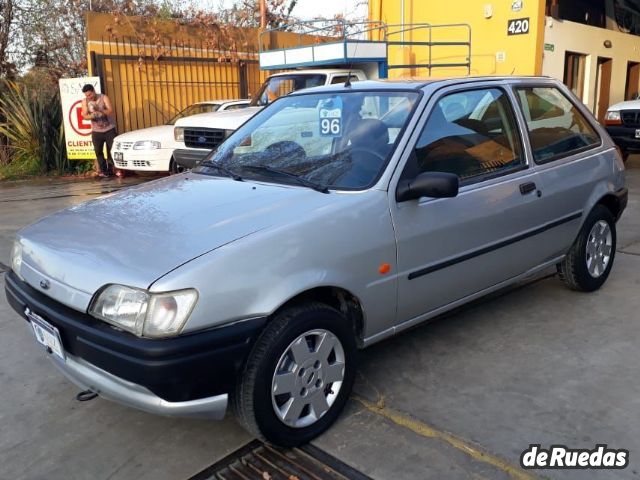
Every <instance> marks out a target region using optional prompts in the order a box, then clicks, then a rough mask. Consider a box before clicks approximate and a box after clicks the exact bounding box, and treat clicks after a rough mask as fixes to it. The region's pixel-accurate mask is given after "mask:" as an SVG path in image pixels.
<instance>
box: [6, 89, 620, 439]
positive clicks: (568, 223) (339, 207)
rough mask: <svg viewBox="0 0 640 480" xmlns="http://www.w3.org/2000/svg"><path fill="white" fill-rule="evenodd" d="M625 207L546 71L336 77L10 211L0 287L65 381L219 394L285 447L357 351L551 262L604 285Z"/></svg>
mask: <svg viewBox="0 0 640 480" xmlns="http://www.w3.org/2000/svg"><path fill="white" fill-rule="evenodd" d="M626 204H627V189H626V188H625V173H624V165H623V164H622V160H621V158H620V156H619V154H618V151H617V149H616V148H615V146H614V144H613V142H612V141H611V138H610V137H609V136H608V135H607V132H606V131H605V130H604V128H603V127H602V126H601V125H599V124H598V123H597V121H596V120H595V119H594V118H593V116H592V115H591V114H590V112H589V111H588V110H587V109H586V108H585V106H584V105H583V104H582V103H581V102H580V101H579V100H577V99H576V98H575V97H574V96H573V95H572V94H571V92H570V91H569V90H568V89H567V87H565V86H564V85H562V84H561V83H560V82H558V81H555V80H552V79H549V78H535V77H523V78H518V77H505V78H500V77H495V78H493V77H485V78H478V79H474V78H464V79H453V80H432V81H430V82H426V81H397V82H355V83H354V84H353V85H351V86H350V87H347V86H345V85H344V84H340V85H332V86H327V87H320V88H313V89H308V90H303V91H299V92H293V93H291V94H289V95H286V96H283V97H280V98H279V99H277V100H276V101H274V102H272V103H271V104H270V105H269V106H268V107H266V108H264V109H263V110H262V111H260V112H258V113H257V114H256V115H255V116H254V117H252V118H251V119H250V120H249V121H247V122H246V123H244V124H243V125H242V126H241V127H240V128H239V129H238V130H236V131H235V132H233V133H232V134H231V135H230V137H229V138H228V139H227V140H226V141H225V142H224V143H223V144H222V145H221V146H220V147H219V148H218V149H217V150H216V151H215V152H214V153H213V154H212V156H211V157H209V158H208V159H207V160H205V161H203V162H201V163H200V165H199V166H198V167H196V168H194V169H193V170H192V171H190V172H186V173H183V174H181V175H174V176H171V177H169V178H163V179H161V180H157V181H155V182H149V183H146V184H143V185H139V186H136V187H132V188H129V189H126V190H122V191H120V192H118V193H115V194H112V195H110V196H108V197H101V198H98V199H95V200H92V201H89V202H87V203H84V204H81V205H76V206H74V207H72V208H70V209H67V210H65V211H62V212H59V213H57V214H54V215H51V216H48V217H46V218H44V219H42V220H40V221H39V222H37V223H35V224H34V225H31V226H29V227H26V228H24V229H23V230H21V231H20V232H18V234H17V238H16V241H15V244H14V248H13V253H12V266H11V271H9V272H8V273H7V275H6V282H5V285H6V287H5V288H6V292H7V298H8V300H9V303H10V304H11V305H12V307H13V308H14V309H15V310H16V311H17V312H18V313H19V314H20V315H22V317H24V318H25V319H26V320H27V321H29V325H30V327H31V328H32V329H33V331H34V333H35V338H36V340H37V341H38V342H39V343H41V344H42V345H43V346H44V347H45V348H46V351H47V352H48V353H47V356H48V357H49V358H50V359H51V360H52V361H53V363H54V364H55V365H56V366H57V367H58V368H59V369H60V370H62V371H63V372H64V373H65V374H66V376H67V377H68V378H70V379H71V380H72V381H74V382H75V383H76V384H77V385H79V386H80V388H83V389H89V390H91V391H93V392H96V393H98V394H99V395H101V396H103V397H105V398H107V399H111V400H114V401H118V402H121V403H123V404H125V405H129V406H132V407H136V408H139V409H142V410H146V411H149V412H154V413H159V414H163V415H183V416H190V417H196V416H201V417H207V418H222V417H223V416H224V415H225V412H226V410H227V407H228V406H231V405H233V408H234V410H235V412H236V414H237V416H238V418H239V420H240V422H241V423H242V425H244V426H245V427H246V428H247V429H248V430H249V431H250V432H251V433H252V434H254V435H256V436H259V437H262V438H266V439H267V440H269V441H270V442H273V443H276V444H280V445H299V444H301V443H304V442H307V441H310V440H311V439H313V438H314V437H316V436H317V435H319V434H320V433H322V432H323V431H325V430H326V429H327V428H328V427H329V426H330V425H331V424H332V422H333V421H335V420H336V418H337V417H338V415H339V413H340V411H341V409H342V408H343V406H344V405H345V403H346V402H347V400H348V398H349V394H350V391H351V388H352V385H353V382H354V378H355V373H356V364H357V356H356V351H357V349H358V348H364V347H367V346H369V345H372V344H374V343H376V342H378V341H380V340H383V339H385V338H388V337H390V336H393V335H395V334H397V333H399V332H401V331H404V330H407V329H409V328H411V327H413V326H415V325H417V324H419V323H421V322H425V321H427V320H429V319H431V318H433V317H435V316H437V315H439V314H441V313H444V312H446V311H449V310H452V309H454V308H456V307H458V306H460V305H462V304H464V303H467V302H469V301H472V300H474V299H477V298H479V297H481V296H483V295H486V294H488V293H490V292H494V291H496V290H499V289H502V288H504V287H506V286H509V285H512V284H514V283H516V282H519V281H522V280H523V279H526V278H530V277H531V276H532V275H534V274H536V273H538V272H541V271H543V270H544V269H547V268H549V267H555V268H557V271H558V272H559V277H560V279H561V280H562V281H563V282H564V283H565V284H566V285H567V286H568V287H569V288H572V289H574V290H578V291H583V292H592V291H595V290H597V289H599V288H600V287H601V286H602V285H603V284H604V282H605V281H606V279H607V277H608V275H609V273H610V271H611V268H612V265H613V261H614V257H615V254H616V222H617V220H618V219H619V218H620V215H621V214H622V212H623V210H624V209H625V207H626ZM114 218H117V221H114ZM123 235H126V241H122V240H123ZM114 245H117V249H114ZM574 301H575V302H580V301H581V300H580V297H578V296H576V297H575V300H574ZM486 328H495V325H492V324H487V325H486ZM525 341H526V338H523V342H525ZM26 354H27V353H26ZM12 374H13V375H21V374H22V375H23V374H24V373H23V372H19V371H17V370H16V371H13V372H12ZM407 375H408V376H410V372H408V373H407Z"/></svg>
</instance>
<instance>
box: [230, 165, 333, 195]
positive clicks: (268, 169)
mask: <svg viewBox="0 0 640 480" xmlns="http://www.w3.org/2000/svg"><path fill="white" fill-rule="evenodd" d="M240 168H242V169H243V170H253V171H254V172H261V173H271V174H275V175H279V176H281V177H286V178H290V179H292V180H294V181H295V182H297V183H298V184H300V185H303V186H305V187H309V188H312V189H314V190H316V191H318V192H321V193H329V188H328V187H327V186H326V185H321V184H319V183H316V182H312V181H311V180H307V179H306V178H302V177H301V176H300V175H296V174H295V173H291V172H287V171H285V170H279V169H277V168H273V167H269V166H267V165H243V166H242V167H240Z"/></svg>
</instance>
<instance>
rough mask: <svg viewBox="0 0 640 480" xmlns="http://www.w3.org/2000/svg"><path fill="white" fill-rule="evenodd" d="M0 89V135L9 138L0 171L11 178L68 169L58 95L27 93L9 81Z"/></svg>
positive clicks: (25, 89) (22, 86)
mask: <svg viewBox="0 0 640 480" xmlns="http://www.w3.org/2000/svg"><path fill="white" fill-rule="evenodd" d="M0 89H2V95H1V96H0V118H1V119H2V122H1V123H0V135H4V136H5V137H6V138H7V140H8V145H7V147H6V150H7V151H8V156H9V161H8V163H6V164H5V165H4V166H2V167H1V168H0V174H2V175H4V176H6V177H9V176H11V177H14V176H25V175H37V174H43V173H47V172H51V171H54V172H56V173H63V172H64V171H67V170H68V169H69V161H68V159H67V154H66V149H65V141H64V131H63V128H62V108H61V106H60V99H59V97H58V96H57V95H54V96H53V97H52V96H51V95H45V94H42V93H40V94H39V93H38V92H33V91H32V92H29V90H28V88H27V87H26V86H24V85H21V84H18V83H14V82H8V81H5V82H3V84H2V85H1V86H0Z"/></svg>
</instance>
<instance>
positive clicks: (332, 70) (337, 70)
mask: <svg viewBox="0 0 640 480" xmlns="http://www.w3.org/2000/svg"><path fill="white" fill-rule="evenodd" d="M356 71H358V72H361V71H362V70H360V69H359V68H354V69H351V70H350V69H348V68H324V69H322V68H315V69H304V70H288V71H286V72H280V73H274V74H273V75H269V77H270V78H271V77H281V76H286V75H317V74H322V75H328V74H330V73H344V74H345V75H346V74H347V73H349V72H352V73H354V75H355V72H356Z"/></svg>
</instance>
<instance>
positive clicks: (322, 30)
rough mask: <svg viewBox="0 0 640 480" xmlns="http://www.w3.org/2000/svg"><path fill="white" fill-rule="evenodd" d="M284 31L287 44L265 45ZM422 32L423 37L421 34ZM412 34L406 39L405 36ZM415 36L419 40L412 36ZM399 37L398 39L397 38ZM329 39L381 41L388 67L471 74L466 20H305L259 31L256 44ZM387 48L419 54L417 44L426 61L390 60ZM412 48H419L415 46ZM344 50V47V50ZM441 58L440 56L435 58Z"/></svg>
mask: <svg viewBox="0 0 640 480" xmlns="http://www.w3.org/2000/svg"><path fill="white" fill-rule="evenodd" d="M274 32H286V33H289V34H292V35H294V36H295V37H297V38H294V39H293V41H291V38H289V39H287V45H286V46H279V45H275V46H273V45H269V46H267V45H266V43H267V42H266V41H265V39H266V38H269V43H272V40H273V38H272V35H270V34H272V33H274ZM443 32H444V34H448V35H450V36H451V38H446V39H443V38H441V36H442V35H443ZM423 34H424V38H422V35H423ZM406 36H409V37H411V38H410V39H409V40H407V39H406V38H405V37H406ZM416 36H418V37H419V38H418V39H414V38H415V37H416ZM398 37H400V39H398ZM331 42H343V43H345V44H346V43H347V42H382V43H386V46H387V68H388V69H401V68H426V69H428V71H429V75H431V73H432V70H433V69H434V68H454V67H462V68H466V69H467V75H470V74H471V25H469V24H467V23H451V24H430V23H411V24H387V23H385V22H382V21H377V20H368V21H357V22H349V21H346V20H344V19H332V20H308V21H301V22H296V23H294V24H292V25H286V26H282V27H278V28H273V29H269V30H265V31H264V32H261V33H260V35H259V38H258V46H259V51H260V53H264V52H270V51H275V50H287V49H290V48H299V47H302V46H310V45H317V44H322V43H331ZM389 47H392V48H393V47H403V48H410V49H411V50H412V51H413V52H414V53H419V52H420V51H421V50H420V49H419V47H426V49H427V51H426V59H427V60H426V62H416V63H394V64H391V63H389ZM413 47H418V48H416V49H414V48H413ZM451 48H458V49H459V48H462V49H464V54H460V53H459V52H456V53H454V54H451V51H449V53H450V55H449V57H445V58H454V59H455V60H454V61H443V60H439V61H434V56H435V55H436V52H435V51H434V50H436V49H437V50H438V53H442V51H443V50H444V49H451ZM345 51H346V50H345ZM438 58H440V57H438Z"/></svg>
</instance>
